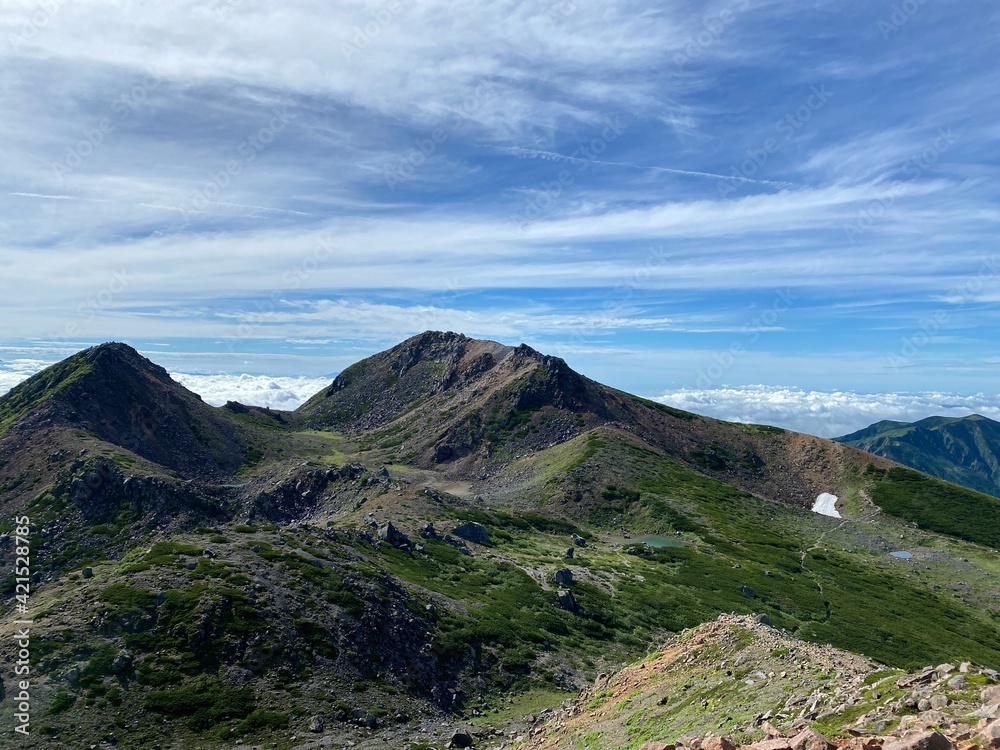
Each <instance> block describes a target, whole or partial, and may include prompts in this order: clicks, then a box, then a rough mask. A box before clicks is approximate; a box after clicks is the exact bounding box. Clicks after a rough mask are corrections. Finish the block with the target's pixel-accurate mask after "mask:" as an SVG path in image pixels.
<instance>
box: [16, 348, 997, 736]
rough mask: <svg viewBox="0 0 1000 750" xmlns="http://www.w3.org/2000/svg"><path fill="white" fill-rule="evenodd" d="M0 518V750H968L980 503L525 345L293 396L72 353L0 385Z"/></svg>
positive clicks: (990, 719)
mask: <svg viewBox="0 0 1000 750" xmlns="http://www.w3.org/2000/svg"><path fill="white" fill-rule="evenodd" d="M0 509H2V514H0V517H2V519H3V520H2V521H0V551H2V552H3V554H4V559H5V560H6V561H7V563H8V567H7V570H8V571H13V570H14V567H13V564H14V561H15V559H16V558H17V557H18V556H21V553H22V552H23V551H24V548H25V547H26V546H27V547H28V548H29V549H28V552H29V557H30V561H31V574H30V584H29V586H28V588H29V590H30V591H29V593H27V594H26V593H25V589H24V583H23V582H21V588H18V583H19V582H18V580H17V576H14V575H9V576H7V577H6V578H5V579H4V584H3V586H4V589H3V594H4V598H5V599H4V600H5V605H4V607H5V608H4V611H3V619H2V621H0V660H2V661H3V662H4V663H5V664H11V663H13V662H14V661H16V659H17V648H18V647H17V645H16V643H17V639H16V638H14V636H15V634H17V633H18V632H19V629H20V628H22V627H23V625H20V624H19V621H21V620H23V619H25V618H28V619H30V620H31V622H32V625H31V637H30V640H31V669H32V679H31V696H32V697H31V700H32V713H31V732H30V734H29V735H28V736H26V737H23V739H22V738H21V737H19V738H18V742H19V746H20V747H37V748H46V749H48V748H54V749H56V750H58V749H61V748H67V749H68V748H78V747H93V748H99V747H128V748H130V749H131V748H134V749H136V750H153V749H154V748H160V750H168V749H170V750H173V749H174V748H178V749H179V748H199V749H200V748H206V750H214V749H215V748H231V747H236V746H244V747H256V748H277V749H278V750H289V749H290V748H302V749H303V750H304V749H305V748H346V747H354V748H386V747H401V748H403V747H409V748H411V750H418V749H423V750H427V749H428V748H435V749H440V748H443V747H446V746H449V747H501V746H508V747H509V746H520V747H524V748H525V750H529V749H533V748H537V749H538V750H541V748H552V749H553V750H555V749H556V748H559V750H563V749H564V748H565V749H567V750H568V749H569V748H574V749H575V748H581V749H587V748H590V749H592V750H600V749H601V748H618V747H621V748H628V749H629V750H636V748H640V747H644V746H645V747H646V748H647V750H649V749H650V748H660V749H661V750H662V748H663V747H664V746H670V745H673V746H675V747H684V748H689V749H690V750H728V749H729V748H730V746H755V747H756V748H757V750H785V747H786V745H787V746H788V747H791V748H792V750H799V748H800V747H803V748H806V749H807V750H830V748H831V747H832V746H837V747H850V748H852V750H875V748H876V747H879V748H885V749H886V750H910V747H913V748H920V750H936V749H937V748H941V750H945V748H946V747H948V748H950V747H951V746H952V745H954V746H956V747H958V748H965V747H966V746H967V745H969V744H977V745H979V746H983V747H985V746H996V734H997V732H996V728H997V727H996V724H995V720H996V718H997V715H996V711H997V709H996V706H997V703H998V702H997V701H996V700H995V698H996V696H997V687H996V684H995V683H996V676H997V675H996V672H994V671H993V670H996V669H1000V626H998V622H1000V594H998V591H1000V584H998V576H1000V538H998V536H997V533H998V532H997V529H998V528H1000V523H996V524H994V523H992V521H991V520H992V519H994V518H998V517H1000V516H998V513H1000V501H998V500H997V499H996V498H993V497H990V496H988V495H984V494H980V493H978V492H975V491H973V490H971V489H965V488H961V487H957V486H955V485H953V484H949V483H948V482H945V481H942V480H940V479H937V478H934V477H931V476H929V475H926V474H923V473H920V472H919V471H915V470H912V469H907V468H904V467H903V466H901V465H899V464H896V463H894V462H893V461H891V460H889V459H887V458H884V457H879V456H875V455H872V454H870V453H866V452H864V451H862V450H859V449H857V448H854V447H851V446H847V445H842V444H838V443H836V442H833V441H828V440H823V439H820V438H816V437H812V436H809V435H804V434H799V433H794V432H789V431H786V430H781V429H778V428H774V427H769V426H766V425H747V424H732V423H727V422H722V421H719V420H715V419H710V418H707V417H703V416H700V415H697V414H692V413H689V412H685V411H680V410H677V409H673V408H670V407H668V406H665V405H663V404H660V403H657V402H654V401H649V400H646V399H643V398H640V397H638V396H634V395H631V394H628V393H624V392H622V391H618V390H615V389H613V388H609V387H607V386H604V385H602V384H600V383H597V382H596V381H593V380H590V379H589V378H587V377H585V376H584V375H581V374H579V373H577V372H575V371H574V370H573V369H572V368H570V367H569V365H568V364H567V363H566V362H565V361H563V360H562V359H560V358H558V357H552V356H548V355H545V354H543V353H540V352H538V351H535V350H534V349H532V348H530V347H527V346H524V345H519V346H511V345H505V344H501V343H497V342H491V341H480V340H476V339H471V338H468V337H465V336H462V335H460V334H456V333H443V332H427V333H424V334H421V335H419V336H415V337H413V338H411V339H409V340H407V341H404V342H402V343H401V344H399V345H398V346H395V347H393V348H391V349H389V350H387V351H385V352H382V353H379V354H376V355H374V356H372V357H369V358H367V359H365V360H362V361H360V362H358V363H356V364H354V365H352V366H350V367H348V368H346V369H345V370H344V371H343V372H341V373H340V374H339V375H338V376H337V377H336V379H335V380H333V382H331V383H330V384H329V385H328V386H327V387H325V388H324V389H323V390H321V391H320V392H319V393H317V394H316V395H315V396H314V397H313V398H311V399H309V401H308V402H306V403H305V404H304V405H303V406H302V407H301V408H299V409H297V410H296V411H277V410H270V409H263V408H258V407H254V406H248V405H245V404H240V403H236V402H230V403H227V404H226V405H225V406H223V407H218V408H217V407H213V406H210V405H208V404H206V403H204V402H203V401H202V399H201V398H200V397H199V396H198V395H197V394H194V393H192V392H190V391H189V390H187V389H185V388H184V387H183V386H181V385H180V384H178V383H177V382H175V381H174V380H173V379H172V378H171V377H170V375H169V374H168V373H167V372H166V371H165V370H163V368H161V367H159V366H158V365H156V364H155V363H153V362H151V361H149V360H148V359H146V358H144V357H143V356H141V355H140V354H139V353H138V352H136V351H135V350H133V349H131V348H130V347H128V346H125V345H123V344H105V345H102V346H99V347H94V348H92V349H88V350H86V351H83V352H80V353H78V354H76V355H74V356H72V357H70V358H68V359H67V360H65V361H63V362H61V363H59V364H57V365H54V366H53V367H50V368H48V369H46V370H44V371H42V372H40V373H38V374H37V375H35V376H34V377H32V378H30V379H28V380H27V381H25V382H23V383H21V384H20V385H18V386H17V387H15V388H14V389H13V390H11V391H10V392H9V393H8V394H7V395H5V396H3V397H2V398H0ZM24 518H27V519H28V520H27V522H25V521H23V519H24ZM19 519H21V520H19ZM25 532H27V535H25ZM22 607H23V610H22V611H19V609H20V608H22ZM706 623H707V624H706ZM628 665H631V666H628ZM926 665H938V666H934V667H926ZM17 687H18V686H17V683H16V682H15V681H14V675H13V674H10V673H5V674H4V689H5V692H4V694H3V695H4V696H5V697H4V699H3V700H4V702H3V708H4V710H5V711H7V712H8V715H10V714H11V713H12V711H13V706H14V701H15V699H16V696H17V695H18V689H17ZM896 743H910V745H905V746H904V745H898V744H896ZM945 743H950V744H945Z"/></svg>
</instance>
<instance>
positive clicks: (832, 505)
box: [813, 492, 843, 518]
mask: <svg viewBox="0 0 1000 750" xmlns="http://www.w3.org/2000/svg"><path fill="white" fill-rule="evenodd" d="M813 513H819V514H820V515H821V516H830V518H842V517H843V516H841V515H840V513H839V512H838V511H837V496H836V495H831V494H830V493H829V492H824V493H823V494H822V495H820V496H819V497H817V498H816V502H815V503H813Z"/></svg>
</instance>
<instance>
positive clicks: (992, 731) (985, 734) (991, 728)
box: [979, 719, 1000, 747]
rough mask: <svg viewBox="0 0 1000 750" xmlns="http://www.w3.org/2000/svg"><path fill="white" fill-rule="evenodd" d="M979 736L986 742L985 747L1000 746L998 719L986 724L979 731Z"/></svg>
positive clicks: (999, 721) (999, 724)
mask: <svg viewBox="0 0 1000 750" xmlns="http://www.w3.org/2000/svg"><path fill="white" fill-rule="evenodd" d="M979 736H980V738H982V740H983V741H984V742H985V743H986V746H987V747H1000V719H996V720H994V721H991V722H990V723H989V724H987V725H986V726H985V727H984V728H983V729H982V731H980V732H979Z"/></svg>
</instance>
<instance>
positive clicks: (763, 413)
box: [657, 385, 1000, 437]
mask: <svg viewBox="0 0 1000 750" xmlns="http://www.w3.org/2000/svg"><path fill="white" fill-rule="evenodd" d="M657 400H658V401H661V402H662V403H664V404H668V405H670V406H675V407H677V408H678V409H686V410H687V411H693V412H695V413H697V414H703V415H705V416H709V417H716V418H717V419H725V420H727V421H729V422H747V423H755V424H770V425H776V426H778V427H784V428H785V429H789V430H795V431H797V432H805V433H809V434H810V435H819V436H820V437H839V436H841V435H847V434H849V433H851V432H855V431H857V430H860V429H863V428H865V427H867V426H868V425H870V424H872V423H874V422H879V421H881V420H883V419H891V420H895V421H898V422H914V421H916V420H918V419H924V418H926V417H934V416H940V417H963V416H967V415H969V414H981V415H982V416H984V417H989V418H990V419H996V420H1000V395H997V394H976V395H972V396H968V395H958V394H954V393H940V392H925V393H854V392H852V391H807V390H803V389H801V388H783V387H774V386H766V385H752V386H742V387H737V388H713V389H708V390H697V389H683V390H677V391H668V392H666V393H664V394H663V395H662V396H660V397H659V398H658V399H657Z"/></svg>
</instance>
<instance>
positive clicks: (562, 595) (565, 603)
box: [556, 589, 580, 612]
mask: <svg viewBox="0 0 1000 750" xmlns="http://www.w3.org/2000/svg"><path fill="white" fill-rule="evenodd" d="M556 606H557V607H559V609H565V610H566V611H567V612H579V611H580V605H579V604H577V602H576V597H575V596H573V592H572V591H566V590H565V589H559V591H558V593H557V594H556Z"/></svg>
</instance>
